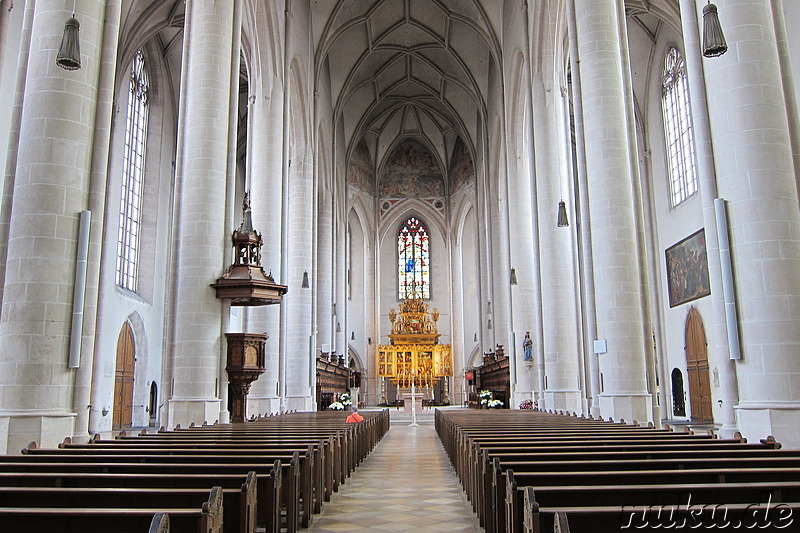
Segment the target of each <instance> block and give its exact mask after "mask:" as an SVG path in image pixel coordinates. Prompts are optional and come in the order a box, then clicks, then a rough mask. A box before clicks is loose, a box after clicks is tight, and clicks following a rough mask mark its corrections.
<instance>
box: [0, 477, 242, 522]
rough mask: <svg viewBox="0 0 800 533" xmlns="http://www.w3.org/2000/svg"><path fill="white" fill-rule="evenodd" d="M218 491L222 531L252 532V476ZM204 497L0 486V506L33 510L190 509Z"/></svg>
mask: <svg viewBox="0 0 800 533" xmlns="http://www.w3.org/2000/svg"><path fill="white" fill-rule="evenodd" d="M218 488H219V490H220V491H221V492H220V496H221V497H222V499H223V501H224V506H223V513H222V522H223V523H224V529H225V531H228V532H230V533H235V532H239V533H255V530H256V480H255V474H254V473H252V472H251V473H250V474H249V475H248V477H247V480H246V482H245V483H243V484H242V485H241V486H240V487H239V488H231V489H224V488H222V487H218ZM208 497H209V493H208V490H207V489H205V488H203V489H189V488H183V487H180V488H171V489H170V490H164V489H163V488H151V487H138V488H120V487H113V488H108V487H106V488H100V487H90V488H77V487H0V507H4V508H13V507H21V508H34V507H38V506H42V505H43V504H44V505H46V507H48V508H86V507H104V508H120V509H151V510H152V509H158V508H159V507H162V508H172V509H179V508H187V509H190V508H200V507H202V505H203V503H204V502H206V501H207V500H208Z"/></svg>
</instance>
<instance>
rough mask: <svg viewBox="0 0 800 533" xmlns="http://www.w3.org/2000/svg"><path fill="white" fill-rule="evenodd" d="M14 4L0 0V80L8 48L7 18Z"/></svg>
mask: <svg viewBox="0 0 800 533" xmlns="http://www.w3.org/2000/svg"><path fill="white" fill-rule="evenodd" d="M13 8H14V4H13V3H12V2H11V0H0V82H2V80H3V65H4V64H5V57H6V49H7V48H8V44H7V42H6V41H8V19H9V18H10V17H11V10H12V9H13Z"/></svg>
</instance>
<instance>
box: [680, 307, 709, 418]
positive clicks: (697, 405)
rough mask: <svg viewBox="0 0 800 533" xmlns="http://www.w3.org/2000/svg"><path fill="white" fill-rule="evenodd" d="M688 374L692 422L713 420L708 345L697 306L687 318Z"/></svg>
mask: <svg viewBox="0 0 800 533" xmlns="http://www.w3.org/2000/svg"><path fill="white" fill-rule="evenodd" d="M686 374H687V381H688V382H689V405H690V407H691V411H692V422H701V423H709V422H713V421H714V414H713V412H712V409H711V383H710V380H709V372H708V345H707V344H706V333H705V329H704V328H703V319H702V318H701V317H700V313H698V312H697V309H695V308H692V309H691V310H690V311H689V316H688V317H687V318H686Z"/></svg>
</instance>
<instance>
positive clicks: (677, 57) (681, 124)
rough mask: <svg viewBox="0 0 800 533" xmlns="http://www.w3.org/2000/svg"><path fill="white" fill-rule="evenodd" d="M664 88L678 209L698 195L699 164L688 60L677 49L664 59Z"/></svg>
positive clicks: (670, 163) (663, 106)
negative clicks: (692, 115)
mask: <svg viewBox="0 0 800 533" xmlns="http://www.w3.org/2000/svg"><path fill="white" fill-rule="evenodd" d="M661 88H662V97H661V109H662V111H663V113H664V133H665V137H666V143H667V167H668V169H669V179H670V198H671V203H672V207H675V206H677V205H678V204H680V203H681V202H683V201H684V200H686V199H687V198H689V197H690V196H692V195H693V194H694V193H696V192H697V163H696V156H695V147H694V130H693V128H692V117H691V112H690V109H689V82H688V79H687V77H686V61H684V59H683V56H682V55H681V53H680V52H679V51H678V49H677V48H675V47H671V48H670V49H669V50H668V51H667V56H666V58H665V59H664V72H663V74H662V77H661Z"/></svg>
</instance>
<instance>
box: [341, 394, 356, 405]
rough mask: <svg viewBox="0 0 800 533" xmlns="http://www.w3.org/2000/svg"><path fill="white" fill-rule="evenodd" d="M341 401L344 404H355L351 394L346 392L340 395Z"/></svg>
mask: <svg viewBox="0 0 800 533" xmlns="http://www.w3.org/2000/svg"><path fill="white" fill-rule="evenodd" d="M339 402H340V403H341V404H342V405H353V400H351V399H350V395H349V394H348V393H346V392H345V393H344V394H342V395H341V396H339Z"/></svg>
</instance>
